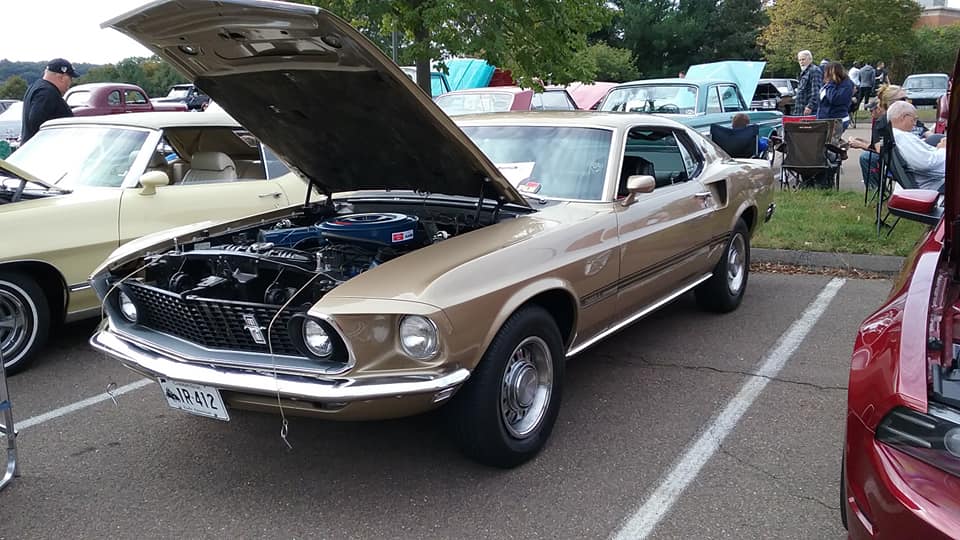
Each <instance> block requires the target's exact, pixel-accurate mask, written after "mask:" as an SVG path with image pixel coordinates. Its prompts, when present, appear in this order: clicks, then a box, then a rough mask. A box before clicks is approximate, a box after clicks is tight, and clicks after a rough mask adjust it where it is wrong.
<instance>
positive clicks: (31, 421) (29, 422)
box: [13, 379, 154, 431]
mask: <svg viewBox="0 0 960 540" xmlns="http://www.w3.org/2000/svg"><path fill="white" fill-rule="evenodd" d="M153 382H154V381H153V380H151V379H141V380H139V381H137V382H132V383H130V384H126V385H123V386H121V387H119V388H117V389H116V390H113V391H112V392H110V393H107V392H104V393H102V394H98V395H96V396H93V397H89V398H87V399H85V400H83V401H78V402H76V403H71V404H70V405H67V406H65V407H60V408H59V409H54V410H52V411H50V412H45V413H43V414H39V415H37V416H34V417H31V418H27V419H26V420H24V421H22V422H14V424H13V425H14V427H15V428H16V429H17V431H20V430H23V429H27V428H28V427H33V426H36V425H38V424H42V423H44V422H46V421H48V420H53V419H54V418H59V417H61V416H65V415H68V414H70V413H72V412H76V411H79V410H80V409H86V408H87V407H89V406H91V405H96V404H97V403H100V402H101V401H107V400H108V399H110V395H111V394H112V395H113V397H117V396H122V395H123V394H126V393H127V392H133V391H134V390H137V389H139V388H143V387H144V386H147V385H148V384H151V383H153Z"/></svg>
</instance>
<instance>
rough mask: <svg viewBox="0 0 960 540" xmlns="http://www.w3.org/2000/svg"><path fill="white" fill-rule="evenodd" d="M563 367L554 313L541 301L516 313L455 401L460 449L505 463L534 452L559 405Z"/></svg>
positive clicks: (453, 417) (513, 464) (475, 456)
mask: <svg viewBox="0 0 960 540" xmlns="http://www.w3.org/2000/svg"><path fill="white" fill-rule="evenodd" d="M563 367H564V355H563V340H562V338H561V337H560V331H559V330H558V329H557V325H556V323H555V322H554V320H553V318H552V317H551V316H550V314H549V313H548V312H547V311H546V310H544V309H543V308H541V307H538V306H531V307H526V308H522V309H521V310H520V311H518V312H516V313H514V314H513V315H512V316H511V317H510V318H509V319H508V320H507V322H506V323H505V324H504V325H503V328H501V329H500V331H499V332H498V333H497V335H496V336H495V337H494V339H493V341H492V342H491V344H490V347H489V348H488V349H487V352H486V353H485V354H484V355H483V358H482V359H481V360H480V363H479V364H478V365H477V367H476V369H475V370H474V371H473V374H472V375H471V377H470V380H469V381H468V382H467V384H466V386H464V388H463V389H461V390H460V392H458V393H457V395H456V396H455V397H454V401H453V403H451V404H450V407H451V411H450V412H451V413H452V414H451V415H450V418H449V419H450V422H451V428H452V432H453V436H454V438H455V439H456V440H457V442H458V443H459V445H460V447H461V450H463V452H464V453H465V454H466V455H468V456H470V457H471V458H473V459H475V460H477V461H479V462H481V463H485V464H487V465H493V466H496V467H503V468H510V467H516V466H517V465H520V464H522V463H524V462H526V461H527V460H529V459H530V458H532V457H533V456H535V455H536V454H537V453H538V452H539V451H540V449H541V448H542V447H543V445H544V444H545V443H546V441H547V438H548V437H549V436H550V432H551V431H552V430H553V424H554V421H555V420H556V418H557V412H558V411H559V409H560V395H561V388H562V384H561V382H562V378H563Z"/></svg>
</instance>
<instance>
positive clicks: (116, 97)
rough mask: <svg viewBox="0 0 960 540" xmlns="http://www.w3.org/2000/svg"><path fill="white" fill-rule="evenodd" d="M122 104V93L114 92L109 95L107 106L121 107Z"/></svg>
mask: <svg viewBox="0 0 960 540" xmlns="http://www.w3.org/2000/svg"><path fill="white" fill-rule="evenodd" d="M119 104H120V91H119V90H114V91H113V92H110V93H109V94H107V105H119Z"/></svg>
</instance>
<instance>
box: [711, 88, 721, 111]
mask: <svg viewBox="0 0 960 540" xmlns="http://www.w3.org/2000/svg"><path fill="white" fill-rule="evenodd" d="M718 112H723V109H721V108H720V97H719V96H718V94H717V87H716V86H711V87H710V89H709V90H708V91H707V114H710V113H718Z"/></svg>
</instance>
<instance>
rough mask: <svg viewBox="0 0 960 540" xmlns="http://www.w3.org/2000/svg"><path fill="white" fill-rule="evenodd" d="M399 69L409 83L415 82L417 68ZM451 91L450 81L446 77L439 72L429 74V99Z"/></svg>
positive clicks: (402, 67)
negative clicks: (408, 79) (407, 78)
mask: <svg viewBox="0 0 960 540" xmlns="http://www.w3.org/2000/svg"><path fill="white" fill-rule="evenodd" d="M400 69H402V70H403V72H404V74H406V76H407V77H409V78H410V80H411V81H413V82H417V68H416V67H414V66H401V67H400ZM450 90H451V88H450V80H449V79H447V76H446V75H445V74H443V73H441V72H439V71H431V72H430V97H437V96H442V95H443V94H446V93H447V92H449V91H450Z"/></svg>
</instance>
